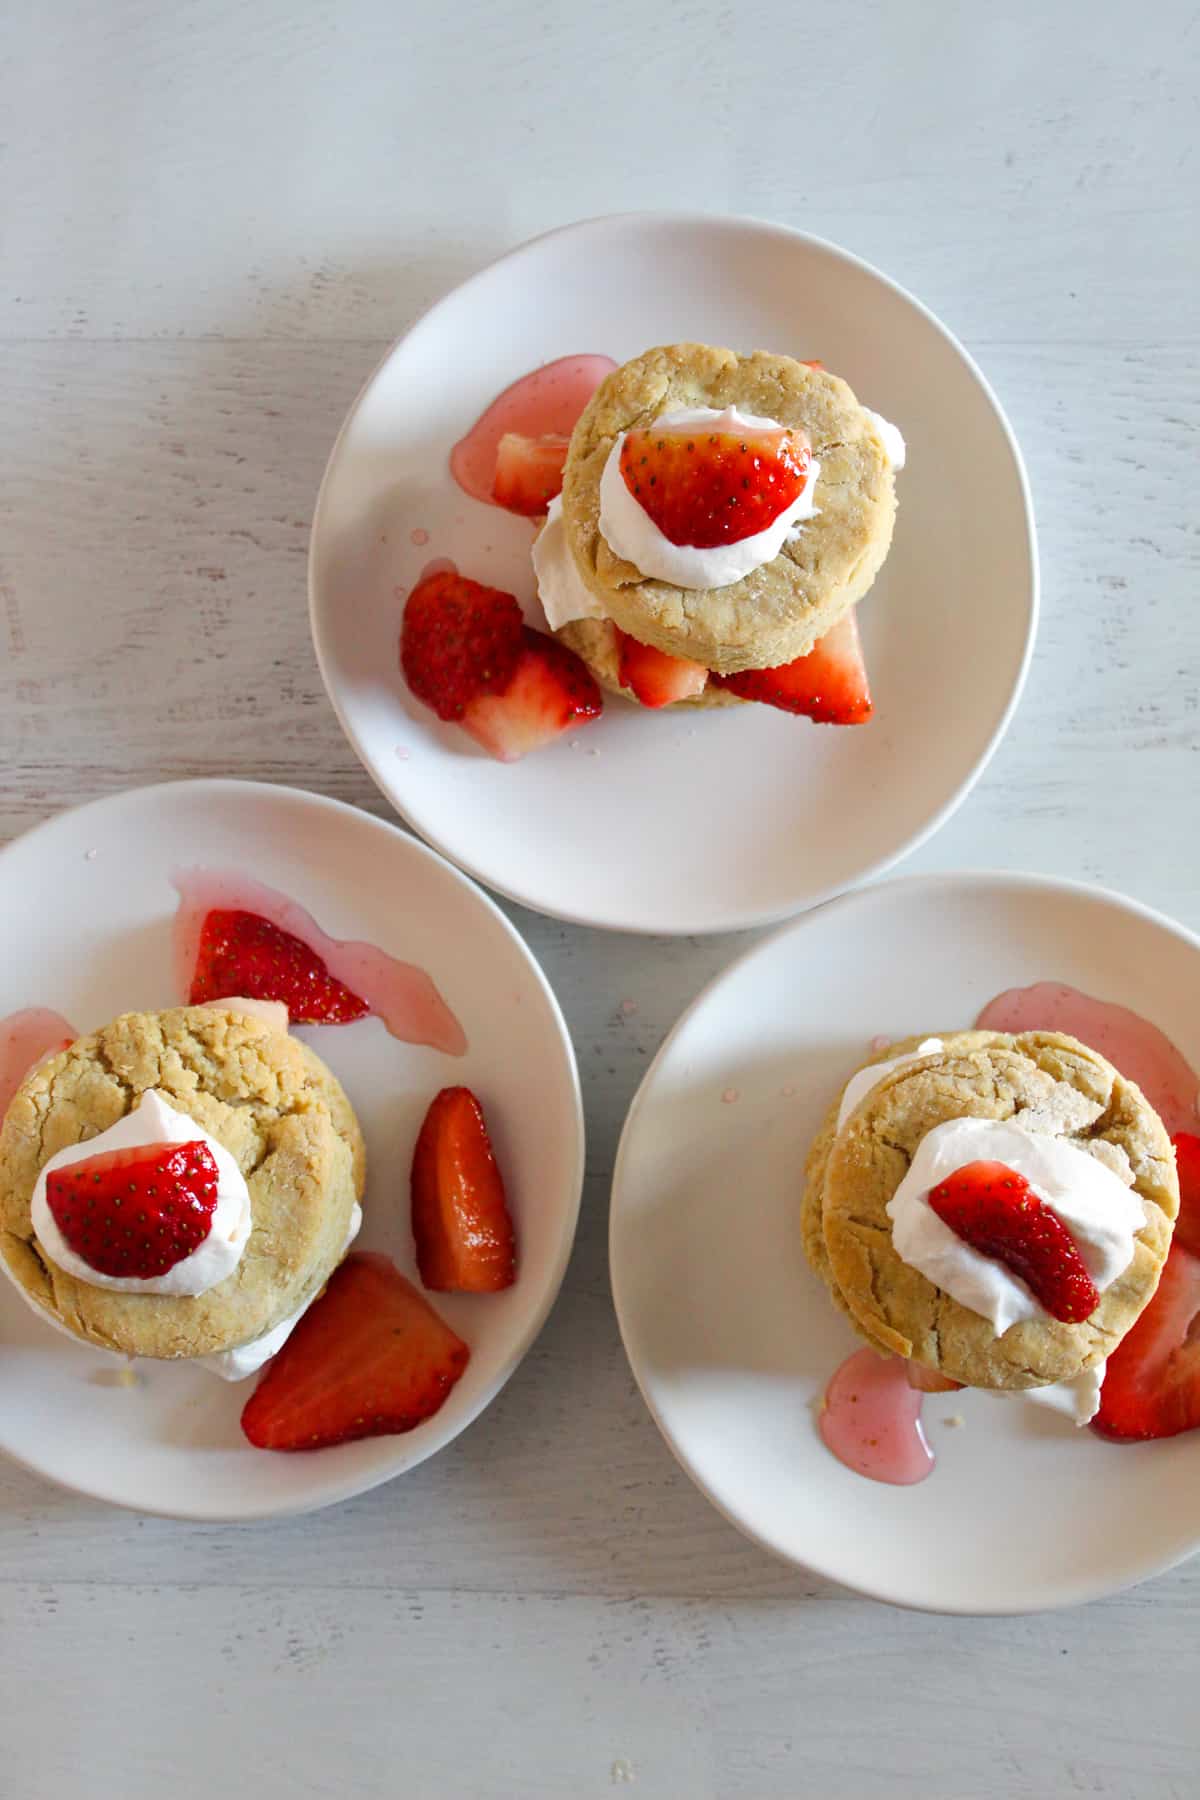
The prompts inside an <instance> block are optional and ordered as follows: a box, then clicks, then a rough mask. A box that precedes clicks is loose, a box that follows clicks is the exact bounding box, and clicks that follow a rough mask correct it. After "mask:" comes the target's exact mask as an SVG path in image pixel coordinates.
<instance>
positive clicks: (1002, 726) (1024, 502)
mask: <svg viewBox="0 0 1200 1800" xmlns="http://www.w3.org/2000/svg"><path fill="white" fill-rule="evenodd" d="M612 225H633V226H640V227H643V228H646V227H673V226H681V225H682V226H688V227H691V228H695V227H700V226H718V227H720V226H730V227H743V226H750V227H752V228H753V229H754V230H756V231H760V232H765V233H767V234H768V235H771V236H774V237H777V238H780V239H783V240H784V241H786V242H788V243H792V244H795V243H797V242H798V243H800V244H803V245H804V246H806V247H807V248H808V249H811V250H816V251H818V252H820V253H821V254H823V255H827V256H830V257H831V258H833V259H834V260H835V261H838V262H843V263H845V264H847V265H848V266H849V267H850V268H852V269H854V270H856V271H858V272H859V273H861V274H865V275H867V276H869V277H870V278H871V279H872V280H874V281H876V282H878V283H880V284H881V285H882V286H883V287H885V288H887V289H888V290H889V291H890V292H891V293H892V294H893V295H895V296H896V297H898V298H899V299H900V300H902V301H904V302H906V303H907V304H908V305H909V306H911V307H912V308H914V310H915V311H916V312H917V313H919V314H920V315H921V317H922V318H923V320H924V321H925V323H926V325H928V326H930V327H932V329H933V330H934V331H935V332H936V333H937V335H938V336H939V337H940V338H942V339H943V340H944V341H945V342H946V343H947V344H948V345H949V347H950V349H951V350H952V351H954V352H955V353H956V354H957V355H958V356H959V357H960V358H961V360H962V362H963V363H964V364H965V365H966V368H967V370H968V371H969V373H970V375H971V376H972V378H973V379H974V381H975V383H976V385H977V386H978V387H979V388H980V390H981V391H982V393H983V396H984V399H985V400H986V402H987V403H988V405H989V407H990V408H991V412H992V414H993V417H994V419H995V422H996V424H997V425H998V426H999V429H1000V433H1001V437H1002V438H1003V440H1004V443H1005V445H1006V447H1007V450H1008V454H1009V457H1010V459H1011V461H1012V465H1013V469H1014V472H1015V474H1016V478H1017V488H1018V492H1019V495H1020V500H1021V507H1022V512H1023V515H1024V525H1025V553H1026V559H1027V562H1028V582H1027V585H1026V584H1023V587H1024V589H1025V592H1026V594H1027V613H1026V620H1025V640H1024V644H1023V647H1022V650H1021V657H1020V662H1019V665H1018V667H1017V671H1016V674H1015V676H1014V678H1013V683H1012V687H1011V690H1010V692H1009V695H1008V698H1007V701H1006V702H1005V704H1004V706H1003V708H1002V709H1001V711H1000V714H999V716H998V718H997V720H996V723H995V725H994V726H993V729H992V732H991V734H990V736H989V737H988V740H987V742H986V743H985V745H984V746H983V748H982V750H981V751H980V753H979V755H978V756H977V758H976V759H975V761H974V763H973V764H972V765H971V767H970V768H969V769H968V770H967V772H966V774H965V775H964V776H963V779H962V780H961V781H960V782H959V784H958V786H957V787H956V788H955V789H954V790H953V792H952V793H951V794H950V795H948V796H947V798H946V800H945V801H944V802H943V804H942V805H941V807H939V809H938V810H937V812H935V813H934V814H933V815H932V816H931V818H929V819H928V820H926V822H925V824H924V825H923V826H922V827H921V828H920V829H919V830H918V831H917V832H915V833H914V834H912V835H911V836H910V837H908V838H907V839H906V840H905V841H904V842H903V843H902V844H901V845H899V847H898V848H896V849H894V850H892V851H890V852H889V853H888V854H887V855H885V856H883V857H880V858H878V859H877V860H876V861H875V862H873V863H870V864H869V865H868V866H867V867H866V868H864V869H863V870H861V871H860V872H859V874H858V875H857V876H856V877H855V878H854V879H853V880H851V881H850V882H848V883H847V882H840V883H839V882H835V883H834V884H833V885H832V886H830V887H827V888H823V889H820V890H818V891H817V892H816V893H815V894H814V895H813V896H811V897H810V898H807V899H804V900H801V901H799V902H793V903H792V904H790V905H784V906H782V907H766V908H759V909H756V910H753V911H746V910H745V909H743V910H742V911H740V912H739V913H738V914H736V915H735V916H733V917H731V918H728V919H726V920H724V921H722V922H720V923H706V922H703V921H700V922H697V921H694V920H690V919H685V920H683V921H682V922H681V923H680V922H667V923H664V922H661V921H659V922H655V923H651V924H643V923H630V922H629V920H628V919H627V918H609V917H607V916H603V917H600V916H597V915H596V914H595V912H588V911H587V910H586V909H584V910H580V909H577V908H573V907H568V908H561V907H553V908H551V907H547V906H546V905H545V904H543V903H542V902H540V901H539V900H538V899H537V898H536V897H535V896H533V895H531V894H530V893H528V892H524V891H521V889H520V888H518V887H514V886H511V885H509V884H508V883H507V882H503V881H499V880H497V879H496V877H495V876H494V875H493V874H489V873H486V872H485V871H484V870H483V869H481V868H480V867H479V866H478V865H477V864H476V863H475V862H474V860H473V859H472V858H471V857H468V856H462V855H460V854H458V853H457V852H455V851H452V850H451V849H450V848H449V847H448V845H447V844H446V843H445V842H444V841H443V838H442V836H441V834H440V833H439V832H438V831H435V830H432V829H427V827H426V826H425V825H424V824H420V823H418V822H417V820H416V819H415V818H414V817H413V816H412V814H411V813H410V811H409V810H408V808H407V806H405V805H404V804H402V803H401V800H400V797H399V793H398V792H397V791H396V790H394V788H393V787H392V786H391V785H389V780H388V778H387V776H386V775H385V773H384V769H383V765H382V764H380V765H379V766H378V767H377V766H376V764H375V762H374V761H373V760H372V759H371V758H370V757H369V756H368V753H367V750H366V748H365V746H364V744H363V743H362V741H361V739H360V737H359V735H358V733H357V732H356V731H355V730H354V728H353V727H352V726H351V723H350V720H349V718H348V716H347V712H346V709H345V707H344V706H343V704H342V701H341V698H340V696H339V693H338V692H337V687H336V683H335V681H334V677H333V674H332V669H333V664H334V659H333V655H332V651H331V649H330V647H329V645H328V644H327V643H326V642H325V638H324V632H323V628H322V622H321V620H322V614H321V606H320V598H319V593H318V581H317V574H316V570H317V561H318V555H317V551H318V540H319V538H320V537H321V535H322V531H323V520H324V513H325V510H326V506H327V504H328V493H329V489H330V487H331V485H332V480H333V476H334V471H335V468H336V465H337V464H338V462H339V459H340V457H341V454H342V450H343V446H344V444H345V441H346V438H347V436H348V435H349V432H350V430H351V427H352V426H353V424H354V422H355V420H356V419H357V417H358V415H359V412H360V411H361V409H362V407H363V404H364V402H365V401H366V398H367V395H368V393H369V392H370V390H371V389H372V388H373V387H374V385H375V383H376V381H377V380H378V378H379V376H380V374H381V373H382V371H383V369H384V368H385V367H386V366H387V364H388V363H389V362H390V361H391V360H392V358H393V357H394V356H395V355H396V354H397V352H398V351H399V349H400V348H401V346H402V345H403V344H404V343H406V342H407V340H408V339H409V338H410V337H411V336H412V334H413V333H414V332H415V331H416V330H417V329H418V328H419V327H420V326H421V325H422V324H423V323H424V322H425V320H426V319H428V318H429V317H430V316H431V315H432V314H433V313H434V312H435V311H436V310H437V308H438V307H439V306H441V305H443V304H444V303H445V302H446V301H448V300H449V299H451V298H452V297H454V296H456V295H459V294H461V293H463V292H464V291H465V290H467V289H469V288H471V287H472V286H474V285H475V284H477V283H480V282H482V281H483V280H484V279H485V278H487V277H489V276H490V275H491V274H492V272H493V271H494V270H495V269H498V268H500V267H501V266H502V265H503V264H505V263H509V262H513V261H515V260H516V259H517V258H518V257H521V256H525V255H527V254H528V253H529V252H531V251H533V250H536V249H537V248H538V247H539V246H541V245H543V244H546V243H548V242H549V241H550V240H552V239H554V238H560V237H568V236H571V235H575V234H579V235H582V234H584V233H587V232H589V231H592V230H594V229H596V228H597V227H600V226H612ZM306 585H307V595H308V623H309V633H310V636H311V639H312V645H313V651H314V653H315V655H316V659H317V667H318V669H319V671H320V675H321V682H322V685H323V686H324V689H325V693H326V697H327V698H328V700H329V703H330V705H331V706H332V708H333V711H334V714H335V716H336V718H337V721H338V725H339V726H340V728H341V731H342V734H343V736H344V737H345V739H346V742H347V743H348V744H349V745H350V748H351V749H352V750H353V752H354V754H355V756H356V757H357V758H358V760H359V762H360V763H361V765H362V767H363V769H364V770H365V771H366V773H367V775H368V776H369V777H370V779H371V781H372V782H373V783H374V784H375V787H376V788H377V789H378V791H379V792H380V793H381V794H382V795H383V797H384V799H385V800H386V801H387V804H388V805H389V806H390V807H392V808H393V810H394V811H395V812H396V813H397V814H398V815H399V816H400V818H401V819H403V820H404V822H405V824H406V825H408V826H409V828H410V829H411V830H412V831H413V832H415V833H417V834H418V835H419V837H420V838H421V840H422V842H424V843H426V844H427V845H428V846H429V847H430V848H432V849H434V850H436V851H437V852H438V854H439V855H440V856H441V857H442V858H443V859H444V860H445V861H447V862H450V863H452V864H453V865H454V867H455V868H458V869H460V870H462V871H463V872H464V873H465V874H467V875H469V876H470V877H471V878H472V879H473V880H474V881H476V882H479V883H481V884H483V885H485V886H487V887H489V888H490V889H491V890H492V891H493V892H494V893H497V894H500V895H502V896H503V897H504V898H505V899H507V900H511V901H512V902H513V903H514V904H516V905H518V906H524V907H526V908H528V909H529V911H531V912H536V913H539V914H540V915H541V916H542V917H543V918H551V919H560V920H562V921H564V922H565V923H567V924H570V925H583V926H587V927H589V928H590V929H592V930H598V931H617V932H625V933H627V934H629V935H630V936H638V937H712V936H716V935H718V934H719V933H722V932H726V931H751V930H755V929H761V928H765V927H768V926H772V925H778V924H780V923H781V922H783V921H785V920H788V919H792V918H795V917H797V916H798V915H802V914H803V913H807V912H811V911H813V910H814V909H815V908H816V907H818V906H824V905H826V904H827V903H828V902H829V901H830V900H832V899H835V898H837V897H838V896H839V895H840V894H843V893H852V892H854V891H855V889H857V888H859V887H861V886H863V885H864V884H866V883H868V882H873V881H876V880H877V879H878V878H879V877H880V876H883V875H887V874H888V873H889V872H890V871H891V870H892V869H894V868H895V867H896V865H897V864H898V863H900V862H902V861H903V860H904V859H905V858H906V857H909V856H912V855H915V853H916V852H917V851H918V850H920V849H921V848H922V847H923V846H924V845H925V844H927V843H928V842H929V840H930V839H931V838H932V837H933V836H934V835H935V834H936V833H937V832H938V831H940V830H941V829H942V827H943V826H944V825H945V824H947V823H948V822H949V820H950V819H951V818H952V817H953V816H954V814H955V813H956V812H957V811H958V809H959V808H960V807H961V806H962V805H963V803H964V802H965V801H966V799H967V798H968V796H969V795H970V793H971V791H972V789H973V788H974V787H975V786H976V785H977V783H978V782H979V781H980V779H981V778H982V776H983V775H984V773H985V771H986V770H987V768H988V765H989V764H990V763H991V761H992V758H993V757H994V756H995V754H996V752H997V750H998V749H999V747H1000V744H1001V743H1002V741H1003V739H1004V737H1005V735H1006V733H1007V731H1008V728H1009V726H1010V725H1011V723H1012V720H1013V716H1014V714H1015V712H1016V710H1017V707H1018V705H1019V704H1020V701H1021V696H1022V694H1023V693H1024V690H1025V683H1026V680H1027V678H1028V675H1029V669H1030V665H1031V662H1032V660H1033V652H1034V647H1035V644H1036V642H1037V634H1038V625H1039V622H1040V616H1041V562H1040V556H1039V552H1038V538H1037V518H1036V513H1035V510H1034V504H1033V494H1032V490H1031V488H1030V484H1029V475H1028V471H1027V470H1026V467H1025V459H1024V457H1023V455H1022V453H1021V447H1020V444H1019V443H1018V441H1017V436H1016V433H1015V431H1014V430H1013V427H1012V423H1011V421H1010V419H1009V417H1008V414H1007V413H1006V412H1005V410H1004V407H1003V406H1002V405H1001V403H1000V400H999V397H998V396H997V394H996V392H995V390H994V388H993V387H992V385H991V383H990V382H989V380H988V378H987V376H986V375H985V374H984V373H983V371H982V369H981V368H980V367H979V365H978V363H977V362H976V361H975V359H974V357H973V356H972V355H971V353H970V351H969V350H967V348H966V347H965V345H963V344H962V343H961V342H960V341H959V339H958V338H957V337H956V335H955V334H954V332H952V331H951V330H950V328H949V326H947V325H945V324H944V323H943V322H942V320H941V319H939V318H938V316H937V314H936V313H934V312H933V311H932V310H931V309H930V308H929V307H928V306H926V305H925V303H924V301H922V300H920V299H918V297H917V296H916V295H915V294H913V293H910V291H909V290H908V289H907V288H906V287H904V286H903V285H902V284H901V283H900V282H898V281H896V280H894V279H893V278H892V277H891V276H890V275H887V274H885V273H884V271H883V270H882V269H878V268H876V267H875V265H874V264H873V263H870V262H868V261H867V260H866V259H865V258H864V257H860V256H858V255H857V254H856V253H855V252H854V251H852V250H847V249H846V248H844V246H842V245H840V244H835V243H834V242H833V241H832V240H831V239H829V238H824V237H820V236H818V235H816V234H815V233H813V232H808V231H803V230H801V229H800V228H799V227H797V226H793V225H785V224H782V223H781V222H779V221H778V220H772V219H765V218H762V217H761V216H759V215H757V214H754V213H727V212H704V211H701V210H689V209H681V210H666V211H659V210H656V209H653V208H647V209H643V210H636V209H635V210H628V211H620V212H611V213H597V214H593V215H591V216H589V217H587V218H583V219H574V220H570V221H568V222H566V223H565V224H561V225H555V226H552V227H551V228H550V229H549V230H546V231H541V232H538V233H537V234H536V235H535V236H534V237H531V238H527V239H525V240H524V241H523V242H521V243H519V244H514V245H513V246H512V247H511V248H510V249H508V250H505V251H503V252H502V253H501V254H500V255H499V256H497V257H494V258H492V260H491V261H489V262H487V263H485V264H484V266H483V267H482V268H480V269H477V270H475V271H474V272H473V273H472V274H470V275H468V276H466V277H465V278H464V279H463V280H462V281H460V282H457V283H455V284H454V286H452V287H449V288H447V289H446V290H445V292H444V293H441V294H439V295H438V296H437V297H436V299H434V300H432V301H431V302H430V303H429V305H428V306H425V307H423V308H422V310H421V311H420V312H419V313H418V314H417V315H416V317H415V318H413V319H412V320H411V321H410V322H409V324H408V325H406V327H405V329H404V330H403V331H402V332H401V333H400V334H399V336H397V337H396V338H395V339H394V340H393V341H392V343H390V344H389V345H388V347H387V349H386V350H385V351H384V353H383V355H382V356H381V357H380V358H379V360H378V362H377V363H376V364H375V366H374V367H373V368H372V369H371V371H370V373H369V374H368V375H367V377H366V379H365V380H364V381H363V383H362V385H361V387H360V388H359V390H358V392H357V394H356V395H355V397H354V400H353V402H352V403H351V405H350V407H349V409H348V410H347V412H346V415H345V417H344V418H343V420H342V423H341V425H340V426H339V428H338V431H337V435H336V436H335V438H334V440H333V444H332V445H331V447H330V451H329V456H328V458H327V460H326V463H325V468H324V471H323V473H322V476H321V481H320V485H319V487H318V489H317V497H316V502H315V504H314V507H313V516H312V525H311V527H310V529H309V535H308V554H307V558H306Z"/></svg>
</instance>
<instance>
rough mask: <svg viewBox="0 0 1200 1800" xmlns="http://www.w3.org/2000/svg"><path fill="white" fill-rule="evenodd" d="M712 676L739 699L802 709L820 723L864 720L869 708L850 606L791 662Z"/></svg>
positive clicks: (786, 709) (861, 722) (787, 709)
mask: <svg viewBox="0 0 1200 1800" xmlns="http://www.w3.org/2000/svg"><path fill="white" fill-rule="evenodd" d="M713 680H714V681H715V682H716V683H717V684H718V686H720V687H725V688H728V689H729V691H730V693H733V694H740V695H741V697H742V699H743V700H761V701H762V702H763V704H764V705H766V706H778V707H779V708H781V710H782V711H783V712H790V713H803V714H804V715H805V716H806V717H807V718H810V719H815V720H816V721H817V723H818V724H821V725H865V723H866V721H867V720H868V719H869V718H870V717H871V714H872V712H873V711H874V707H873V706H872V704H871V690H870V688H869V686H868V685H867V670H866V664H865V663H864V662H863V653H862V641H861V639H860V638H859V635H858V620H857V619H856V618H855V616H854V613H853V612H852V611H851V612H848V613H847V614H846V615H845V617H844V618H842V619H839V620H838V622H837V624H836V625H835V626H834V627H833V628H832V630H830V631H827V632H826V633H825V636H824V637H823V638H821V639H820V640H819V642H818V643H816V644H814V645H813V647H812V649H811V650H810V651H809V652H808V654H807V656H798V657H797V658H796V660H795V662H790V663H783V664H781V666H780V667H779V668H777V669H745V670H743V672H742V673H741V674H740V675H714V676H713Z"/></svg>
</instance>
